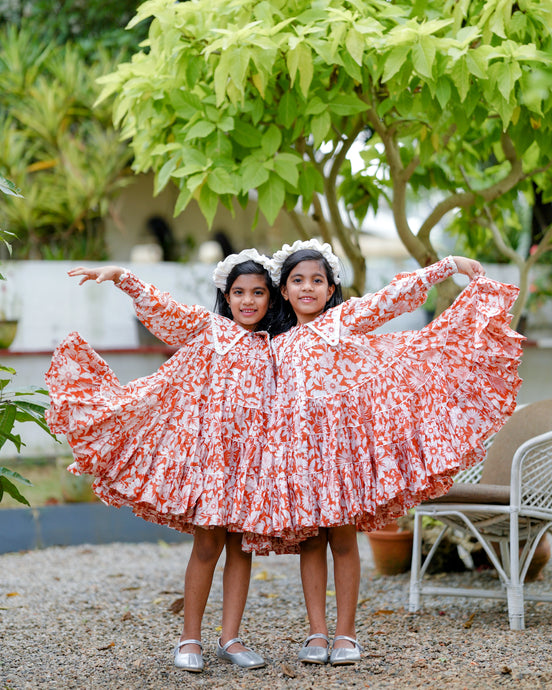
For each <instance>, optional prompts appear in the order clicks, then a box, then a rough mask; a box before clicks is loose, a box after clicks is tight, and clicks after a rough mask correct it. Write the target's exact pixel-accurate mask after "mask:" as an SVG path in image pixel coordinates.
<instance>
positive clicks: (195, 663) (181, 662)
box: [174, 640, 203, 673]
mask: <svg viewBox="0 0 552 690" xmlns="http://www.w3.org/2000/svg"><path fill="white" fill-rule="evenodd" d="M186 644H197V645H199V648H200V649H201V652H200V653H199V654H196V653H194V652H181V651H180V649H181V647H183V646H184V645H186ZM202 652H203V646H202V644H201V642H200V641H199V640H182V642H179V643H178V644H177V645H176V647H175V649H174V665H175V666H176V667H177V668H182V669H184V670H185V671H193V672H194V673H199V672H200V671H203V654H202Z"/></svg>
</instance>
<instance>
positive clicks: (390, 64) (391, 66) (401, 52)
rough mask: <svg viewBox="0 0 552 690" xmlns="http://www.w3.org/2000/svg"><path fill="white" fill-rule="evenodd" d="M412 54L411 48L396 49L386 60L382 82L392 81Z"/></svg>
mask: <svg viewBox="0 0 552 690" xmlns="http://www.w3.org/2000/svg"><path fill="white" fill-rule="evenodd" d="M409 53H410V46H408V45H399V46H396V47H394V48H393V49H392V50H391V52H390V53H389V55H388V56H387V58H386V60H385V69H384V71H383V76H382V81H383V82H386V81H390V80H391V79H392V77H394V76H395V74H397V72H398V71H399V70H400V69H401V68H402V66H403V65H404V64H405V62H406V58H407V56H408V54H409Z"/></svg>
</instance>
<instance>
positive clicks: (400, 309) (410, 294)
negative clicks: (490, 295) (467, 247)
mask: <svg viewBox="0 0 552 690" xmlns="http://www.w3.org/2000/svg"><path fill="white" fill-rule="evenodd" d="M454 273H462V274H463V275H466V276H468V277H469V278H470V280H471V279H474V278H477V277H478V276H480V275H484V274H485V270H484V269H483V266H481V264H480V263H479V261H474V260H473V259H466V258H465V257H463V256H449V257H447V258H446V259H442V260H441V261H438V262H437V263H434V264H431V266H428V267H427V268H420V269H418V270H417V271H413V272H412V273H400V274H399V275H397V276H395V277H394V278H393V280H392V281H391V282H390V283H389V285H386V286H385V287H384V288H382V289H381V290H378V292H375V293H373V294H368V295H365V296H364V297H361V298H359V299H351V300H348V301H347V302H345V304H344V305H343V311H342V316H341V319H342V323H343V325H344V326H345V328H350V329H351V330H353V331H358V332H364V333H367V332H370V331H372V330H374V329H375V328H378V327H379V326H381V325H383V324H384V323H386V322H387V321H390V320H391V319H394V318H395V317H396V316H399V315H400V314H404V313H406V312H411V311H414V310H415V309H417V308H418V307H421V306H422V304H423V303H424V302H425V300H426V299H427V293H428V290H429V288H430V287H432V286H433V285H436V284H437V283H440V282H442V281H443V280H445V279H446V278H448V277H449V276H452V275H453V274H454Z"/></svg>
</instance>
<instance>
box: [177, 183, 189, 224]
mask: <svg viewBox="0 0 552 690" xmlns="http://www.w3.org/2000/svg"><path fill="white" fill-rule="evenodd" d="M191 198H192V193H191V191H190V190H189V189H188V187H186V186H184V187H182V188H181V190H180V193H179V195H178V198H177V200H176V204H175V206H174V214H173V215H174V217H175V218H176V217H177V216H178V215H180V214H181V213H182V211H184V210H185V209H186V207H187V206H188V204H189V203H190V200H191Z"/></svg>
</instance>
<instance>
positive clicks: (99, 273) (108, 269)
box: [67, 266, 125, 285]
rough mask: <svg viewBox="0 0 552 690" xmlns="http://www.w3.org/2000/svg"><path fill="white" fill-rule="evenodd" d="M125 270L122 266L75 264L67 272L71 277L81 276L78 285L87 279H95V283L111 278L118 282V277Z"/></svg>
mask: <svg viewBox="0 0 552 690" xmlns="http://www.w3.org/2000/svg"><path fill="white" fill-rule="evenodd" d="M124 272H125V269H124V268H121V267H120V266H103V267H102V268H85V267H84V266H77V268H72V269H71V270H70V271H67V274H68V275H70V276H71V277H72V278H73V277H74V276H82V279H81V281H80V282H79V285H82V284H83V283H86V281H87V280H95V281H96V282H97V283H103V282H104V280H112V281H113V282H114V283H118V282H119V278H120V277H121V276H122V275H123V273H124Z"/></svg>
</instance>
